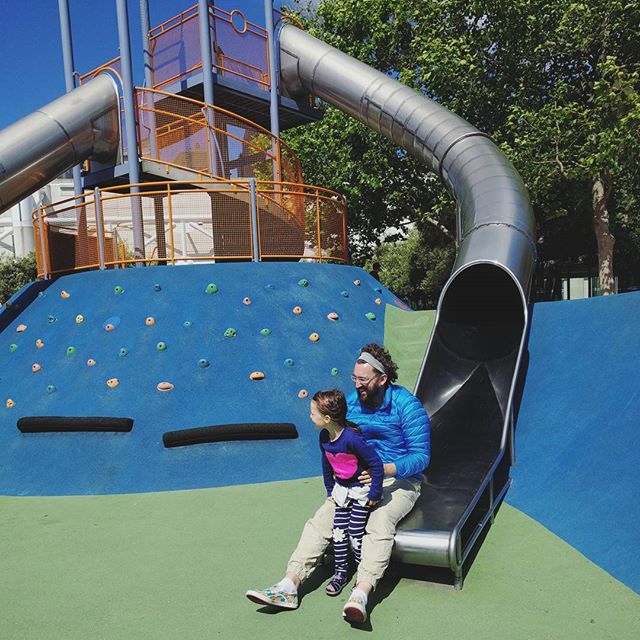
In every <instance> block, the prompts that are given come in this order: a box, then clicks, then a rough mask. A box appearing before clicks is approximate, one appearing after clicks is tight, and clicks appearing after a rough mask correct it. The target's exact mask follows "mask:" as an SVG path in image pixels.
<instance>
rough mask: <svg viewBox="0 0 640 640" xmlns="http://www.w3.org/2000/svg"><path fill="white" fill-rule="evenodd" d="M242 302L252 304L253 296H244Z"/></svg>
mask: <svg viewBox="0 0 640 640" xmlns="http://www.w3.org/2000/svg"><path fill="white" fill-rule="evenodd" d="M242 304H251V298H242Z"/></svg>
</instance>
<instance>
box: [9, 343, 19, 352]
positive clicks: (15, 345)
mask: <svg viewBox="0 0 640 640" xmlns="http://www.w3.org/2000/svg"><path fill="white" fill-rule="evenodd" d="M17 348H18V345H17V344H16V343H15V342H12V343H11V344H10V345H9V351H11V353H13V352H14V351H15V350H16V349H17Z"/></svg>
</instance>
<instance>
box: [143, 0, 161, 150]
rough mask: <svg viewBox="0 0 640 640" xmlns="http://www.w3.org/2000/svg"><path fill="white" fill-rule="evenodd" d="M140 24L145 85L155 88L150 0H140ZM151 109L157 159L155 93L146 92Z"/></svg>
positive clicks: (151, 139)
mask: <svg viewBox="0 0 640 640" xmlns="http://www.w3.org/2000/svg"><path fill="white" fill-rule="evenodd" d="M140 26H141V28H142V58H143V63H144V86H145V87H146V88H147V89H153V58H152V57H151V43H150V41H149V30H150V29H151V18H150V14H149V0H140ZM143 99H144V100H145V101H147V102H148V103H149V104H148V107H149V111H145V115H146V117H147V118H149V151H150V153H151V157H152V158H154V159H157V157H158V145H157V142H156V114H155V111H154V110H153V106H154V103H155V100H154V94H153V93H148V92H145V93H144V98H143Z"/></svg>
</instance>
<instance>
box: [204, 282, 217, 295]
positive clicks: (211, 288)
mask: <svg viewBox="0 0 640 640" xmlns="http://www.w3.org/2000/svg"><path fill="white" fill-rule="evenodd" d="M205 292H206V293H209V294H214V293H218V287H216V285H215V284H213V282H210V283H209V284H208V285H207V288H206V289H205Z"/></svg>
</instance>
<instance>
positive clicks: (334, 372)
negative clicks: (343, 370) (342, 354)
mask: <svg viewBox="0 0 640 640" xmlns="http://www.w3.org/2000/svg"><path fill="white" fill-rule="evenodd" d="M338 373H339V371H338V367H333V369H331V375H332V376H337V375H338Z"/></svg>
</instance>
